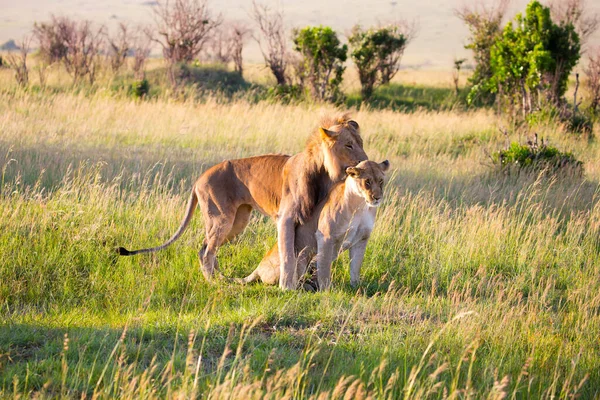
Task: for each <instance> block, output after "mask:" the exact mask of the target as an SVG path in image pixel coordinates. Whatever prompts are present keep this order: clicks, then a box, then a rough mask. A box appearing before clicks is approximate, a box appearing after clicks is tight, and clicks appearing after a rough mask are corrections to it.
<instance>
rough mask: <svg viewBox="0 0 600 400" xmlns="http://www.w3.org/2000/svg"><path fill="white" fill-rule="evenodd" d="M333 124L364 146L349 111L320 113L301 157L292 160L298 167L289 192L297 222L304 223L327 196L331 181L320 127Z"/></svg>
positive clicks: (332, 125)
mask: <svg viewBox="0 0 600 400" xmlns="http://www.w3.org/2000/svg"><path fill="white" fill-rule="evenodd" d="M334 127H335V130H336V131H340V130H345V131H346V132H348V133H350V134H351V135H352V136H353V137H354V138H355V139H356V140H357V142H358V143H359V144H360V147H361V148H362V146H363V141H362V138H361V137H360V131H359V127H358V124H357V123H356V122H354V121H352V120H351V118H350V114H349V113H343V114H338V115H326V116H323V117H321V119H320V121H319V126H318V127H317V128H316V129H315V130H314V132H313V133H312V135H311V136H310V137H309V138H308V141H307V143H306V147H305V149H304V151H303V152H302V153H301V157H298V158H297V159H296V160H295V161H296V163H299V164H300V165H297V166H296V168H294V169H295V170H296V171H298V176H297V177H296V178H297V183H298V185H297V186H296V188H295V191H294V192H293V194H292V195H293V197H294V200H295V202H296V204H297V207H295V210H296V213H295V215H294V219H295V221H296V223H299V224H304V222H305V221H307V220H308V219H309V218H310V216H311V214H312V212H313V210H314V208H315V206H316V204H318V203H319V202H320V201H321V200H322V199H324V198H325V196H327V194H328V193H329V189H330V187H331V185H332V184H333V182H332V180H331V178H330V177H329V176H328V174H327V171H326V170H325V166H324V159H323V152H322V150H321V143H322V142H323V138H322V136H321V132H320V129H319V128H325V129H328V130H331V129H332V128H334Z"/></svg>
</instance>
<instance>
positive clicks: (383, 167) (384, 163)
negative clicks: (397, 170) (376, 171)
mask: <svg viewBox="0 0 600 400" xmlns="http://www.w3.org/2000/svg"><path fill="white" fill-rule="evenodd" d="M379 166H380V167H381V170H382V171H383V172H385V171H387V170H388V169H390V162H389V161H388V160H385V161H382V162H380V163H379Z"/></svg>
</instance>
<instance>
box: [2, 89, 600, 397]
mask: <svg viewBox="0 0 600 400" xmlns="http://www.w3.org/2000/svg"><path fill="white" fill-rule="evenodd" d="M331 111H332V109H324V110H323V109H321V108H320V107H318V106H315V105H300V106H284V105H277V104H270V103H257V104H249V103H247V102H243V101H234V102H231V103H226V104H224V103H223V102H221V101H219V99H210V98H209V99H206V100H204V101H203V102H201V103H198V102H192V101H187V102H175V101H167V100H164V99H157V100H154V101H149V102H136V101H132V100H128V99H125V98H114V97H113V96H111V95H109V94H108V93H104V92H103V91H102V90H98V91H96V92H95V93H94V94H83V93H81V94H79V95H76V94H70V93H63V92H58V93H52V92H48V91H41V92H35V91H30V92H24V91H19V90H4V91H2V92H1V93H0V154H1V155H2V156H1V157H2V159H1V161H0V166H1V167H2V190H1V195H0V215H1V216H2V217H1V218H0V260H2V261H1V264H0V266H1V268H0V316H1V317H0V320H1V321H2V322H1V323H0V391H1V392H2V394H3V395H4V396H7V397H12V396H14V397H17V396H21V395H24V396H38V397H67V398H71V397H82V396H85V397H99V398H140V397H149V398H153V397H212V398H263V397H267V398H286V397H287V398H332V399H333V398H401V397H404V398H439V397H454V398H456V397H465V398H466V397H476V398H482V397H490V398H506V397H531V398H538V397H544V398H556V397H561V398H567V397H573V396H575V395H581V396H583V397H596V396H598V395H599V392H598V387H600V372H599V371H600V370H599V367H600V364H599V359H598V357H597V354H598V332H600V314H599V313H598V310H599V309H600V295H599V294H598V293H600V270H599V265H600V260H599V256H598V248H599V241H598V234H599V233H600V232H599V230H600V223H599V221H600V208H599V205H598V201H597V200H598V195H597V181H598V178H599V172H598V165H599V162H600V157H599V156H598V149H597V144H596V143H594V142H592V143H588V142H584V141H580V140H574V139H573V138H570V137H568V136H566V135H565V134H564V133H563V132H562V131H561V130H560V128H559V127H552V126H550V127H540V132H539V133H540V135H543V136H545V137H548V138H549V139H550V141H551V143H553V144H556V145H558V146H559V147H561V148H563V149H566V150H572V151H574V152H575V154H576V155H577V156H578V157H579V158H580V159H583V160H584V161H585V170H586V177H585V179H574V178H572V177H556V178H554V179H547V178H545V177H543V176H538V175H526V174H523V175H521V176H500V175H497V174H494V173H492V172H491V170H490V168H489V167H488V165H487V164H488V156H487V153H489V152H491V151H493V150H495V149H497V148H499V147H501V146H502V145H503V144H504V141H505V138H504V136H503V135H502V134H501V133H500V132H499V130H498V121H496V120H495V117H494V116H493V114H491V113H490V112H487V111H474V112H464V113H458V112H425V111H418V112H414V113H411V114H400V113H394V112H391V111H374V110H368V109H361V110H357V111H356V112H355V113H354V118H355V119H356V120H357V121H358V122H359V123H360V125H361V127H362V129H363V136H364V138H365V149H366V151H367V153H368V154H369V156H370V158H372V159H375V160H381V159H384V158H387V159H389V160H390V161H391V164H392V166H393V170H394V171H393V172H392V173H391V175H390V179H389V184H388V186H387V191H386V194H385V201H384V204H383V205H382V207H381V209H380V210H379V212H378V220H377V224H376V228H375V231H374V233H373V236H372V239H371V241H370V243H369V246H368V251H367V256H366V259H365V264H364V267H363V273H362V277H363V283H362V284H361V286H360V288H359V290H358V291H353V290H351V288H350V286H349V284H348V282H349V274H348V267H347V265H348V258H347V256H346V255H344V256H342V257H341V259H340V260H339V261H338V262H337V263H336V264H335V267H334V277H333V279H334V289H333V290H332V291H331V292H329V293H317V294H311V293H302V292H297V293H282V292H280V291H278V290H277V289H276V288H269V287H263V286H261V285H255V286H249V287H243V288H242V287H239V286H236V285H233V284H230V283H227V282H220V283H219V284H217V285H209V284H207V283H206V282H204V280H203V278H202V275H201V273H200V271H199V269H198V264H197V258H196V251H197V249H198V248H199V245H200V242H201V235H202V226H203V221H202V218H201V217H200V216H196V218H195V219H194V220H193V223H192V225H191V227H190V228H189V231H188V232H186V234H185V236H184V237H183V238H182V239H181V240H180V241H179V242H177V243H176V244H175V245H173V247H172V248H170V249H169V250H166V251H164V252H162V253H159V254H156V255H153V256H148V257H136V258H117V257H116V256H115V255H114V253H113V251H112V249H113V248H114V246H116V245H130V246H132V247H138V246H146V245H151V244H156V243H158V242H161V241H162V240H164V239H165V238H167V237H168V236H169V235H170V234H171V233H172V232H173V231H174V230H175V229H176V226H177V225H178V223H179V221H180V218H181V216H182V215H181V214H182V212H183V207H184V203H185V199H186V197H187V194H188V190H189V188H190V185H191V182H192V180H193V179H195V178H196V177H198V176H199V174H200V173H201V172H202V171H203V170H204V169H205V168H206V167H208V166H210V165H213V164H214V163H216V162H218V161H221V160H223V159H228V158H234V157H245V156H249V155H254V154H262V153H269V152H286V153H295V152H297V151H300V150H301V149H302V147H303V145H304V141H305V140H306V138H307V136H308V134H309V132H310V131H311V130H312V129H313V128H314V127H315V123H316V122H317V121H318V115H319V113H321V112H331ZM513 139H517V137H516V136H515V137H513ZM274 242H275V228H274V224H273V223H272V222H271V221H269V220H267V219H266V218H264V217H261V216H258V215H257V216H255V217H253V219H252V221H251V223H250V225H249V227H248V229H247V230H246V232H245V234H244V235H242V237H241V238H240V239H239V240H238V241H237V242H236V243H233V244H231V245H228V246H225V247H224V248H223V249H221V251H220V254H219V259H220V265H221V267H222V269H223V271H224V274H225V275H228V276H242V275H243V274H244V273H248V272H249V271H250V270H252V269H253V267H254V266H255V265H256V263H257V262H258V261H259V260H260V258H261V257H262V255H263V254H264V252H265V251H266V250H267V249H268V248H269V247H270V246H271V245H272V244H273V243H274Z"/></svg>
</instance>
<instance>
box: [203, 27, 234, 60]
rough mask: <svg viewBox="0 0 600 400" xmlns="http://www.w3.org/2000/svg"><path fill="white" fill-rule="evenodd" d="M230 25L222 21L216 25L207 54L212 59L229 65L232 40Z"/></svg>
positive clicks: (208, 43) (209, 41)
mask: <svg viewBox="0 0 600 400" xmlns="http://www.w3.org/2000/svg"><path fill="white" fill-rule="evenodd" d="M231 33H232V32H231V29H230V26H228V25H226V24H225V23H222V24H221V25H219V26H218V27H216V28H215V29H214V30H213V32H212V34H211V36H210V38H209V39H208V42H207V54H208V58H209V59H210V60H211V61H214V62H216V63H221V64H225V65H227V64H228V63H229V62H230V61H231V53H232V51H233V49H232V40H231Z"/></svg>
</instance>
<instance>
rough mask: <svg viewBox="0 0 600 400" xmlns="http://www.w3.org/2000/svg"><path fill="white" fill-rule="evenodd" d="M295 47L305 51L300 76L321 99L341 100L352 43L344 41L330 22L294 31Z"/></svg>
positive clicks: (299, 50) (313, 94)
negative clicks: (330, 25)
mask: <svg viewBox="0 0 600 400" xmlns="http://www.w3.org/2000/svg"><path fill="white" fill-rule="evenodd" d="M294 45H295V46H296V47H295V50H296V51H297V52H299V53H300V54H301V55H302V65H301V68H300V71H301V72H300V74H301V76H300V80H301V81H302V82H304V83H306V84H308V87H309V89H310V92H311V95H312V96H313V98H315V99H317V100H328V101H339V100H340V99H342V97H343V95H342V91H341V89H340V85H341V83H342V80H343V75H344V70H345V69H346V67H344V61H346V58H347V52H348V46H346V45H345V44H344V45H342V44H341V42H340V40H339V38H338V37H337V34H336V33H335V31H334V30H333V29H331V28H330V27H328V26H309V27H306V28H304V29H300V30H295V31H294Z"/></svg>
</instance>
